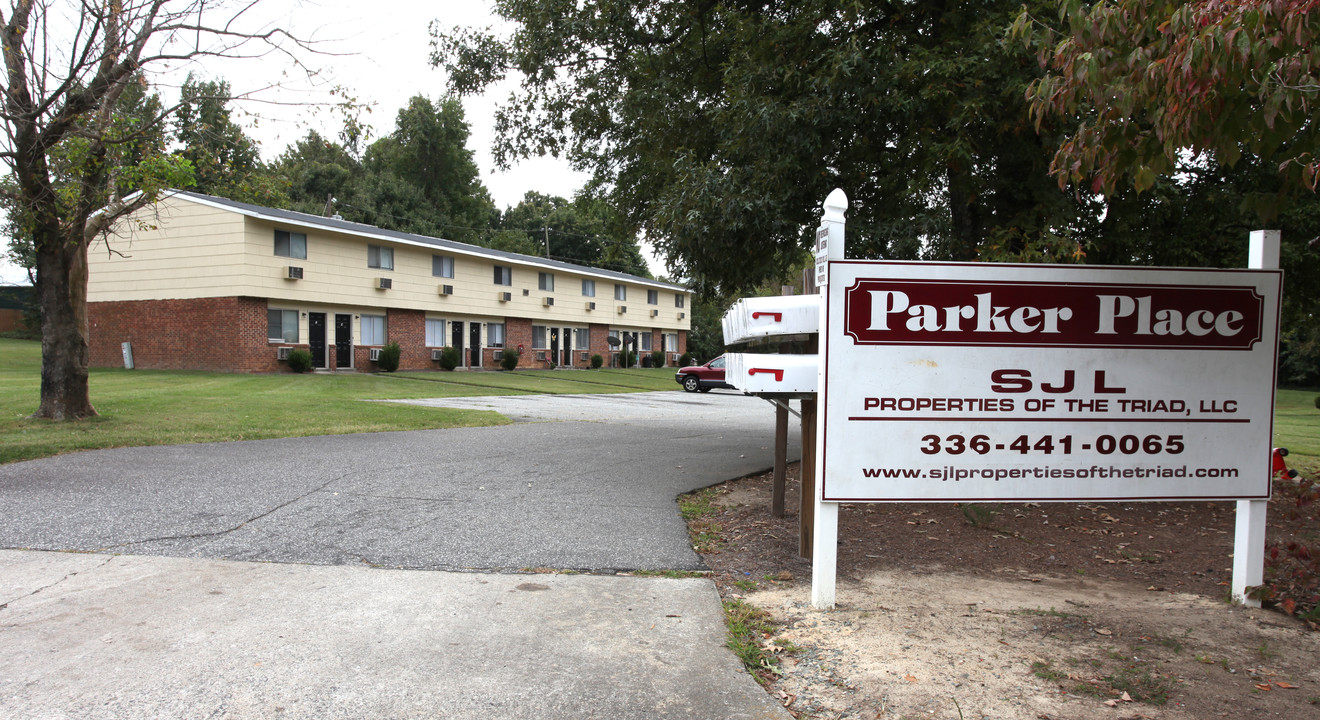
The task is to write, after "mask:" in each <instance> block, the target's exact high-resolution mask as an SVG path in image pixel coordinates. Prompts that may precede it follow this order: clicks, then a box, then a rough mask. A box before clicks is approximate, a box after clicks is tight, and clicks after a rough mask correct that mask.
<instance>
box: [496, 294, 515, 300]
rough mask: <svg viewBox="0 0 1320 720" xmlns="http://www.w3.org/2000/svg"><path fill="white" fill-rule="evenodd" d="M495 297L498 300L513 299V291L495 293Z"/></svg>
mask: <svg viewBox="0 0 1320 720" xmlns="http://www.w3.org/2000/svg"><path fill="white" fill-rule="evenodd" d="M496 297H498V298H499V299H500V302H508V301H510V300H512V299H513V293H511V292H502V293H496Z"/></svg>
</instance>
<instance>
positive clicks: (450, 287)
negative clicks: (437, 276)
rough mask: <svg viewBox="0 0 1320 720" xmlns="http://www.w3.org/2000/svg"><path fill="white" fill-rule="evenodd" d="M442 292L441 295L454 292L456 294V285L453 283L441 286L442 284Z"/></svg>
mask: <svg viewBox="0 0 1320 720" xmlns="http://www.w3.org/2000/svg"><path fill="white" fill-rule="evenodd" d="M440 294H441V295H453V294H454V286H453V285H441V286H440Z"/></svg>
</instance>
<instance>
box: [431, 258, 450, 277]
mask: <svg viewBox="0 0 1320 720" xmlns="http://www.w3.org/2000/svg"><path fill="white" fill-rule="evenodd" d="M431 276H432V277H442V278H452V277H454V258H452V257H449V256H448V255H432V256H431Z"/></svg>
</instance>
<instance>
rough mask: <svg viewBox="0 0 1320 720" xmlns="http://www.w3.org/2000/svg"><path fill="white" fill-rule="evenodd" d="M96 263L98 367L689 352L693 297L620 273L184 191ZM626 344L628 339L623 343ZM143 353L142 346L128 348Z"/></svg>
mask: <svg viewBox="0 0 1320 720" xmlns="http://www.w3.org/2000/svg"><path fill="white" fill-rule="evenodd" d="M121 226H122V228H123V229H122V230H121V232H120V233H119V234H118V235H117V236H112V237H111V238H109V239H108V240H107V239H101V240H98V241H97V242H95V243H94V244H93V245H92V247H91V249H90V250H89V253H88V260H89V265H90V267H89V279H88V320H89V326H90V335H91V349H92V364H93V365H95V366H118V365H122V364H123V363H124V362H125V354H124V353H125V350H128V351H129V352H131V354H132V358H133V363H134V365H135V366H136V367H139V368H169V369H197V370H217V371H228V372H277V371H280V370H282V369H286V368H287V366H286V364H285V362H284V359H285V358H287V355H288V352H289V351H290V350H291V349H293V348H306V349H308V350H310V351H311V353H312V364H313V366H314V367H316V368H322V369H327V370H347V369H352V370H358V371H363V372H370V371H372V370H374V369H375V362H374V360H375V357H376V355H377V353H378V352H379V350H380V348H381V347H383V346H384V345H385V344H387V343H389V342H397V343H398V344H399V346H400V348H401V350H402V353H401V358H400V365H399V368H400V369H401V370H424V369H434V368H437V367H438V362H437V361H438V358H439V351H440V350H442V349H443V348H446V347H453V348H456V349H458V350H459V351H460V356H461V358H462V364H463V366H464V367H469V368H496V367H498V366H499V360H500V358H501V355H502V354H503V352H504V350H505V349H508V348H516V349H518V350H519V353H520V355H519V363H518V366H519V367H521V368H550V367H587V366H589V364H590V358H591V355H593V354H599V355H601V356H602V357H603V358H604V360H605V363H606V364H607V365H615V364H617V362H618V351H619V350H620V349H622V348H624V347H627V348H628V349H637V350H639V351H640V352H641V353H642V354H643V355H647V354H649V353H651V352H652V351H654V350H662V351H664V353H665V358H666V362H668V363H670V364H672V363H674V362H675V361H676V360H677V359H678V356H679V355H681V354H682V353H683V352H684V351H685V350H686V347H687V333H688V330H689V329H690V328H691V321H690V319H689V314H688V313H689V308H690V304H691V297H690V295H689V293H688V292H687V290H686V289H685V288H683V287H681V286H678V285H673V284H670V283H665V282H659V281H656V280H650V279H647V278H642V277H637V276H634V275H628V274H624V273H619V272H612V271H609V270H601V269H597V268H589V267H584V266H581V265H574V264H572V263H565V262H558V261H554V260H547V259H544V258H538V257H533V256H529V255H520V254H517V253H509V252H502V251H499V250H491V249H488V248H483V247H478V246H475V245H468V244H465V243H459V242H454V241H450V240H443V239H440V238H432V237H425V236H421V235H412V234H408V233H402V232H397V231H393V230H384V229H381V228H377V227H372V226H370V225H361V224H358V223H352V222H347V221H344V220H341V219H336V218H325V217H318V216H315V215H307V214H304V213H297V212H292V211H288V210H276V209H272V208H265V207H259V206H256V205H249V204H246V203H240V202H234V201H232V200H226V199H223V198H217V197H212V196H208V195H201V194H197V193H190V192H182V191H174V192H171V193H170V194H169V195H168V196H167V197H165V198H164V199H162V200H161V201H160V202H159V203H157V205H155V206H154V207H151V208H146V209H144V210H142V211H141V212H140V213H139V214H138V215H137V216H135V217H134V218H132V219H131V220H130V221H128V222H125V223H122V224H121ZM611 338H613V341H611ZM125 343H127V345H125Z"/></svg>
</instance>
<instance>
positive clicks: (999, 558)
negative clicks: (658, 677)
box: [703, 467, 1320, 720]
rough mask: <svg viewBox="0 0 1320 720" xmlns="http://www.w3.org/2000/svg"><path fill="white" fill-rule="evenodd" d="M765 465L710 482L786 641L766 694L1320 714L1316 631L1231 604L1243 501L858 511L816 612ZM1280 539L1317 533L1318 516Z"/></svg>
mask: <svg viewBox="0 0 1320 720" xmlns="http://www.w3.org/2000/svg"><path fill="white" fill-rule="evenodd" d="M796 471H797V468H796V467H795V468H793V469H792V470H791V471H790V482H789V488H788V490H789V492H788V499H789V501H788V514H787V515H786V517H784V518H782V519H776V518H772V517H770V513H769V507H770V489H771V488H770V478H769V476H768V475H767V476H760V477H754V478H746V479H743V480H739V481H735V482H732V483H727V484H725V485H723V486H721V487H719V488H717V489H715V490H714V495H713V498H712V503H713V504H714V505H715V507H716V508H717V512H716V513H715V515H713V516H710V517H708V518H707V519H706V520H705V522H708V523H711V524H713V525H714V526H718V530H717V532H716V534H717V535H718V537H720V538H721V539H722V540H721V542H718V543H716V544H714V545H713V550H712V551H711V552H707V553H704V554H703V556H704V557H705V559H706V561H707V563H708V564H709V565H710V566H711V568H712V570H714V572H715V579H716V583H717V585H719V587H720V590H721V593H722V594H724V595H725V596H726V597H738V598H742V599H744V600H746V601H747V602H749V603H751V604H754V605H756V606H758V607H761V608H763V609H765V610H766V611H768V612H769V613H770V614H771V615H772V616H773V617H774V619H775V620H776V621H777V622H778V623H780V630H779V631H778V632H777V633H776V634H775V635H774V636H773V637H769V638H766V646H767V647H769V648H779V647H781V646H783V645H788V646H789V648H790V649H789V650H787V651H778V650H776V652H779V654H780V655H781V662H780V669H779V673H780V674H776V673H774V672H771V671H766V672H765V673H763V677H764V678H765V679H766V681H767V683H766V684H767V690H768V691H769V692H771V693H773V694H774V695H775V696H776V697H778V698H779V699H780V700H781V701H782V702H784V703H785V705H786V706H787V707H788V708H789V710H790V711H791V712H793V713H794V714H795V715H797V716H799V717H809V718H867V719H868V720H870V719H872V718H875V719H890V718H955V719H966V720H971V719H972V718H978V719H979V718H985V719H987V720H990V719H993V720H1016V719H1018V718H1023V719H1028V720H1040V719H1042V718H1045V719H1058V720H1062V719H1064V718H1068V719H1074V718H1076V719H1080V720H1089V719H1090V718H1106V719H1113V720H1116V719H1120V718H1121V719H1128V718H1161V719H1165V718H1167V719H1170V720H1174V719H1183V718H1187V719H1191V718H1197V719H1199V718H1215V717H1230V718H1240V717H1252V718H1297V719H1298V720H1301V719H1303V718H1305V719H1307V720H1310V719H1311V718H1315V717H1317V716H1320V633H1317V632H1314V631H1312V630H1311V629H1309V628H1308V627H1307V625H1306V624H1305V623H1302V622H1300V621H1298V620H1295V619H1293V618H1291V617H1289V616H1286V615H1284V614H1282V613H1279V612H1274V611H1268V610H1265V611H1262V610H1253V609H1246V608H1241V607H1234V606H1232V605H1230V604H1228V603H1227V602H1225V599H1226V596H1227V591H1228V581H1229V577H1230V575H1231V571H1230V566H1231V554H1232V545H1233V539H1232V529H1233V521H1234V520H1233V519H1234V513H1233V506H1232V504H1231V503H1144V504H1143V503H1132V504H1124V503H1110V504H1096V503H1090V504H1026V505H1020V504H1018V505H1015V504H1004V505H979V506H957V505H952V504H923V505H846V506H843V507H842V508H841V511H840V533H839V538H840V540H839V564H838V576H839V583H838V588H837V597H838V606H837V607H836V608H835V609H834V610H831V611H826V612H822V611H817V610H815V609H814V608H812V607H811V604H810V592H811V587H810V586H811V565H810V562H809V561H807V560H804V559H802V558H800V557H798V529H797V500H796V499H797V495H798V488H797V483H796V477H797V472H796ZM1275 517H1276V513H1273V511H1272V512H1271V516H1270V519H1271V523H1273V525H1272V527H1271V529H1270V532H1271V537H1275V538H1277V537H1281V536H1283V537H1287V536H1298V535H1299V534H1305V533H1312V535H1310V536H1309V537H1311V538H1312V541H1313V540H1314V537H1313V533H1314V531H1315V529H1316V528H1317V525H1316V518H1315V516H1314V515H1313V514H1312V515H1309V516H1303V517H1302V518H1300V519H1299V520H1297V521H1295V522H1275Z"/></svg>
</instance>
